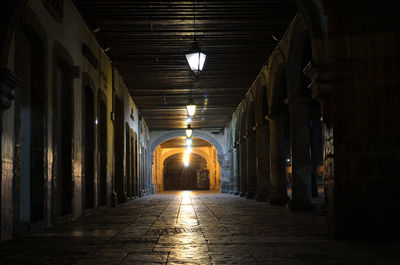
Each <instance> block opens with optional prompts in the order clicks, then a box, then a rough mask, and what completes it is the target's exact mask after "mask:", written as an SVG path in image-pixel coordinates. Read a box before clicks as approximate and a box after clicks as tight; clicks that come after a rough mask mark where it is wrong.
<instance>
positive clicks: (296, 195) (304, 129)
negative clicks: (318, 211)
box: [287, 98, 313, 211]
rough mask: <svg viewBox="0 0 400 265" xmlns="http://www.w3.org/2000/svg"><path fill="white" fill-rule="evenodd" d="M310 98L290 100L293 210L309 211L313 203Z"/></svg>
mask: <svg viewBox="0 0 400 265" xmlns="http://www.w3.org/2000/svg"><path fill="white" fill-rule="evenodd" d="M310 101H311V99H310V98H289V100H288V101H287V103H288V105H289V111H290V146H291V157H292V179H293V180H292V201H291V208H292V209H293V210H296V211H307V210H311V209H312V208H313V206H312V203H311V153H310V151H311V144H310V124H309V107H310Z"/></svg>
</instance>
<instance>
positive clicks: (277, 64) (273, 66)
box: [266, 51, 287, 114]
mask: <svg viewBox="0 0 400 265" xmlns="http://www.w3.org/2000/svg"><path fill="white" fill-rule="evenodd" d="M268 64H269V66H270V67H269V74H268V78H267V80H266V84H267V92H268V93H267V96H268V99H269V102H268V103H269V104H268V105H269V108H270V109H269V113H271V114H272V113H280V112H282V111H283V109H285V108H286V106H285V104H284V102H283V101H284V100H285V99H286V98H287V79H286V69H285V62H284V59H283V57H282V56H281V54H280V53H278V52H275V51H274V52H273V53H272V55H271V57H270V59H269V61H268Z"/></svg>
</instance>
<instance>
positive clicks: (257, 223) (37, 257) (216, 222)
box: [0, 192, 400, 265]
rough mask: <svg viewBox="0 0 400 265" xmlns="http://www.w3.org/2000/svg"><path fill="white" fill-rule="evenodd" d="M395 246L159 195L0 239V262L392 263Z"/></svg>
mask: <svg viewBox="0 0 400 265" xmlns="http://www.w3.org/2000/svg"><path fill="white" fill-rule="evenodd" d="M399 261H400V246H399V245H379V244H367V243H354V242H343V241H334V240H332V239H331V238H330V237H329V233H328V230H327V227H326V223H325V220H324V218H322V217H320V216H318V215H315V214H310V213H298V212H292V211H290V210H288V209H286V208H283V207H275V206H271V205H269V204H268V203H258V202H256V201H254V200H247V199H245V198H240V197H238V196H233V195H227V194H214V193H207V192H176V193H171V192H169V193H165V194H157V195H152V196H147V197H142V198H139V199H136V200H132V201H129V202H128V203H126V204H124V205H120V206H118V207H116V208H111V209H104V210H102V211H101V212H100V213H98V214H96V215H93V216H86V217H83V218H81V219H79V220H73V221H70V222H68V223H65V224H62V225H57V226H55V227H52V228H49V229H48V230H47V231H45V232H41V233H35V234H30V235H27V236H24V237H21V238H17V239H13V240H9V241H6V242H4V243H3V244H2V245H0V264H1V265H8V264H10V265H11V264H13V265H19V264H24V265H26V264H42V265H46V264H52V265H53V264H79V265H92V264H96V265H99V264H101V265H107V264H123V265H126V264H201V265H204V264H213V265H216V264H247V265H248V264H271V265H272V264H274V265H339V264H340V265H361V264H363V265H392V264H393V265H394V264H396V265H398V264H400V262H399Z"/></svg>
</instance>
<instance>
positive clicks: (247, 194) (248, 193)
mask: <svg viewBox="0 0 400 265" xmlns="http://www.w3.org/2000/svg"><path fill="white" fill-rule="evenodd" d="M255 197H256V193H255V192H247V193H246V199H254V198H255Z"/></svg>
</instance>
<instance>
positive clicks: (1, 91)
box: [0, 68, 22, 110]
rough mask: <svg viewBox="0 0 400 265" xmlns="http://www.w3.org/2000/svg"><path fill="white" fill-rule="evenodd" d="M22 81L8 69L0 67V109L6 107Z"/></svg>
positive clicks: (13, 97) (9, 104)
mask: <svg viewBox="0 0 400 265" xmlns="http://www.w3.org/2000/svg"><path fill="white" fill-rule="evenodd" d="M21 86H22V81H21V80H20V79H19V78H18V77H17V76H16V75H15V74H14V73H13V72H12V71H11V70H9V69H6V68H3V69H0V110H5V109H8V108H9V107H10V106H11V102H12V101H13V100H14V99H15V90H16V89H17V88H19V87H21Z"/></svg>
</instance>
